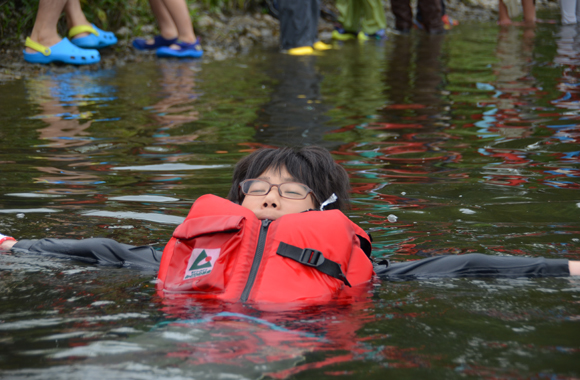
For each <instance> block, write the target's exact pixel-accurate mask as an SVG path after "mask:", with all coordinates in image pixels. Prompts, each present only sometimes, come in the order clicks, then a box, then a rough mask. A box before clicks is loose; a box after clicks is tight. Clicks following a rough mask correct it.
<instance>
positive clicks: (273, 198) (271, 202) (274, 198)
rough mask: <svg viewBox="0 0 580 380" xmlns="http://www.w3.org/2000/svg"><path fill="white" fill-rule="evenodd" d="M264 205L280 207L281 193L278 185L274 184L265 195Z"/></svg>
mask: <svg viewBox="0 0 580 380" xmlns="http://www.w3.org/2000/svg"><path fill="white" fill-rule="evenodd" d="M264 207H274V208H278V207H280V193H279V192H278V186H277V185H274V186H272V188H271V189H270V192H269V193H268V194H266V196H265V197H264Z"/></svg>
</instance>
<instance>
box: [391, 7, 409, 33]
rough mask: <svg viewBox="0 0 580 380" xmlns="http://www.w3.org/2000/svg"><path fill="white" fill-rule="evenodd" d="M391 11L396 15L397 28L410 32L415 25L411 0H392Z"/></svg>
mask: <svg viewBox="0 0 580 380" xmlns="http://www.w3.org/2000/svg"><path fill="white" fill-rule="evenodd" d="M391 11H392V12H393V15H395V28H396V29H397V30H398V31H400V32H405V33H408V32H409V31H410V30H411V27H412V26H413V10H412V9H411V4H410V3H409V0H391Z"/></svg>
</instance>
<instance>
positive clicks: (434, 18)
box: [391, 0, 445, 33]
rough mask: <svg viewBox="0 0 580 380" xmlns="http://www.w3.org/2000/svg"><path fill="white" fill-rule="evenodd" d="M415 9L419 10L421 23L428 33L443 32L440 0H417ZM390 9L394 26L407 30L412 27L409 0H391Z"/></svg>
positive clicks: (411, 11) (400, 29)
mask: <svg viewBox="0 0 580 380" xmlns="http://www.w3.org/2000/svg"><path fill="white" fill-rule="evenodd" d="M417 9H419V10H420V11H421V17H422V19H423V25H425V29H427V32H429V33H438V32H443V31H444V30H445V29H444V28H443V21H442V20H441V0H418V3H417ZM391 10H392V12H393V14H394V15H395V28H396V29H397V30H399V31H409V30H411V28H412V27H413V10H412V9H411V2H410V0H391Z"/></svg>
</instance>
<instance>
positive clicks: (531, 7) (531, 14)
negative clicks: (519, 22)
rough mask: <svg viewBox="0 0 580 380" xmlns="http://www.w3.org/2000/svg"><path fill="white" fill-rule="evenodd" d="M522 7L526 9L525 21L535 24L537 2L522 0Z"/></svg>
mask: <svg viewBox="0 0 580 380" xmlns="http://www.w3.org/2000/svg"><path fill="white" fill-rule="evenodd" d="M522 8H523V9H524V23H526V24H534V23H535V22H536V4H534V0H522Z"/></svg>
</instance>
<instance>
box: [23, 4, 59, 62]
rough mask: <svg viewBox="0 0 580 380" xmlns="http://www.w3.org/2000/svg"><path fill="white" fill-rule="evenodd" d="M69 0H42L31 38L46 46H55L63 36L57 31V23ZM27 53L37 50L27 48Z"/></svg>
mask: <svg viewBox="0 0 580 380" xmlns="http://www.w3.org/2000/svg"><path fill="white" fill-rule="evenodd" d="M66 2H67V0H40V2H39V4H38V12H37V14H36V20H35V21H34V27H33V28H32V33H31V34H30V39H31V40H32V41H34V42H38V43H39V44H41V45H44V46H53V45H55V44H57V43H59V42H60V40H61V39H62V38H60V36H59V35H58V33H57V31H56V24H57V22H58V19H59V18H60V14H61V13H62V10H63V9H64V6H65V5H66ZM26 52H27V53H35V52H36V50H34V49H30V48H26Z"/></svg>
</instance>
